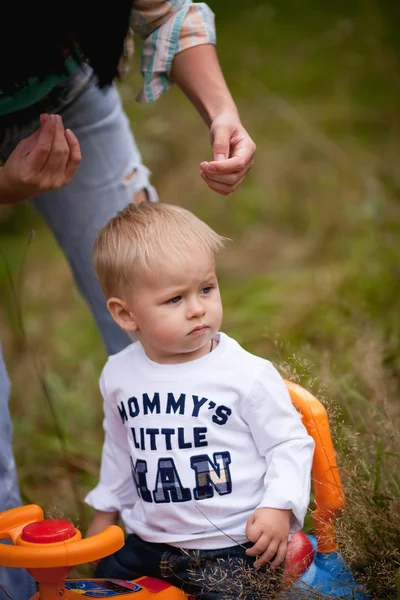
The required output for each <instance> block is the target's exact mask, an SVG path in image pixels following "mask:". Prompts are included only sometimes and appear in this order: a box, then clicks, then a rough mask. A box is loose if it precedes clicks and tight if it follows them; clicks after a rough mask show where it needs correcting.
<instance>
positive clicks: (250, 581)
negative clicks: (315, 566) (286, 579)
mask: <svg viewBox="0 0 400 600" xmlns="http://www.w3.org/2000/svg"><path fill="white" fill-rule="evenodd" d="M252 545H253V544H252V543H248V544H244V545H240V546H239V545H236V546H231V547H229V548H221V549H219V550H181V549H180V548H175V547H174V546H169V545H168V544H152V543H150V542H145V541H144V540H142V539H141V538H140V537H138V536H137V535H134V534H130V535H128V536H127V538H126V541H125V545H124V546H123V547H122V548H121V549H120V550H118V551H117V552H115V553H114V554H111V555H110V556H107V557H106V558H103V560H101V561H100V563H99V564H98V566H97V567H96V571H95V577H102V578H110V579H128V580H129V579H136V578H137V577H140V576H141V575H147V576H148V577H157V578H158V579H164V580H166V581H168V582H169V583H171V584H172V585H175V586H176V587H178V588H181V589H183V590H184V591H185V592H186V593H187V594H191V595H192V596H193V597H194V598H196V600H197V599H198V600H228V599H229V598H231V599H232V600H233V599H234V600H237V599H238V598H242V599H243V600H260V598H269V597H271V596H272V594H273V593H276V592H277V591H278V589H279V588H280V586H281V569H277V571H276V572H275V573H274V574H272V573H271V572H270V571H268V570H267V569H266V568H265V567H262V568H260V569H259V570H257V571H256V570H255V569H254V567H253V563H254V561H255V557H250V556H247V555H246V553H245V550H246V548H249V547H250V546H252ZM270 594H271V595H270ZM273 597H275V596H273Z"/></svg>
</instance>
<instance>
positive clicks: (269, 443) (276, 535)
mask: <svg viewBox="0 0 400 600" xmlns="http://www.w3.org/2000/svg"><path fill="white" fill-rule="evenodd" d="M243 409H244V411H245V412H243V418H244V419H245V420H246V422H247V423H248V426H249V429H250V431H251V434H252V436H253V439H254V442H255V444H256V447H257V449H258V451H259V453H260V455H261V456H264V457H265V462H266V473H265V477H264V485H265V492H264V495H263V497H262V499H261V501H260V503H259V504H258V506H257V507H256V510H255V512H254V513H253V514H252V515H251V516H250V517H249V519H248V522H247V528H246V535H247V537H248V539H249V540H250V541H251V542H254V543H255V545H254V546H252V548H249V549H248V550H247V554H248V555H250V556H259V558H258V559H257V561H256V563H255V566H256V567H257V566H260V565H262V564H265V563H267V562H268V561H269V560H271V559H272V558H273V556H275V559H274V560H273V562H272V565H271V566H273V568H275V567H277V566H278V565H279V564H281V563H282V562H283V560H284V558H285V555H286V550H287V543H288V536H289V533H295V532H296V531H299V530H300V529H301V528H302V526H303V522H304V517H305V514H306V512H307V508H308V504H309V501H310V485H311V467H312V459H313V454H314V440H313V439H312V437H311V436H309V435H308V433H307V430H306V429H305V427H304V425H303V424H302V421H301V417H300V415H299V413H298V412H297V410H296V409H295V408H294V406H293V404H292V401H291V399H290V396H289V393H288V390H287V388H286V386H285V383H284V381H283V379H282V377H281V376H280V375H279V373H278V371H277V370H276V369H275V368H274V367H273V366H272V364H271V363H269V362H267V363H266V365H265V367H264V368H263V369H262V371H261V372H260V373H259V376H258V377H257V379H256V381H255V383H254V385H253V388H252V390H251V393H250V394H249V396H248V397H247V398H246V402H245V403H244V405H243Z"/></svg>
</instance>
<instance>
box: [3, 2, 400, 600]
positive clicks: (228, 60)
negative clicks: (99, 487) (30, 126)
mask: <svg viewBox="0 0 400 600" xmlns="http://www.w3.org/2000/svg"><path fill="white" fill-rule="evenodd" d="M209 5H210V6H211V8H212V9H213V10H214V12H215V13H216V22H217V32H218V52H219V57H220V61H221V64H222V67H223V70H224V73H225V76H226V79H227V81H228V84H229V86H230V89H231V91H232V93H233V95H234V97H235V99H236V101H237V104H238V106H239V109H240V112H241V116H242V120H243V122H244V124H245V126H246V127H247V128H248V130H249V132H250V134H251V135H252V137H253V139H254V140H255V142H256V143H257V147H258V150H257V156H256V164H255V166H254V168H253V170H252V171H251V173H250V175H249V177H248V178H247V180H246V181H245V183H244V184H243V185H242V187H241V188H240V189H239V190H238V191H237V192H236V193H235V194H233V195H232V196H228V197H222V196H217V195H215V194H214V193H212V192H211V191H209V190H208V188H207V187H206V186H205V184H204V182H203V181H202V179H201V178H200V176H199V163H200V162H201V161H202V160H209V159H210V158H211V152H210V145H209V139H208V132H207V129H206V127H205V126H204V124H203V123H202V121H201V120H200V117H199V116H198V115H197V113H196V112H195V110H194V108H193V107H192V106H191V105H190V104H189V102H188V101H187V100H186V99H185V97H184V96H183V94H182V93H181V92H180V91H179V90H178V89H173V90H171V91H170V92H168V94H167V95H166V96H164V97H163V98H162V99H161V100H159V101H157V102H156V103H155V104H154V105H150V106H149V105H148V106H140V105H138V104H137V103H136V102H135V96H136V93H137V92H138V90H139V88H140V84H141V81H140V74H139V72H138V56H136V58H135V60H134V65H133V66H132V69H131V72H130V74H129V76H128V77H126V78H125V80H124V82H123V83H122V84H121V85H120V86H119V87H120V90H121V95H122V98H123V102H124V105H125V107H126V110H127V112H128V115H129V118H130V120H131V125H132V129H133V131H134V132H135V135H136V139H137V142H138V144H139V146H140V148H141V151H142V154H143V159H144V162H145V164H147V165H148V166H149V168H150V169H151V171H152V173H153V183H154V184H155V185H156V187H157V188H158V192H159V195H160V199H161V200H162V201H164V202H170V203H174V204H180V205H182V206H185V207H187V208H189V209H190V210H193V211H194V212H195V213H196V214H197V215H199V216H200V217H201V218H203V219H204V220H206V221H207V222H208V223H209V224H210V225H211V226H212V227H213V228H215V229H216V230H217V231H218V232H219V233H220V234H222V235H224V236H227V237H230V238H231V239H232V242H231V243H230V244H229V246H228V248H227V250H226V251H225V252H224V254H223V255H222V256H221V260H220V266H219V274H220V284H221V289H222V295H223V300H224V305H225V317H224V324H223V330H224V331H225V332H226V333H228V334H229V335H231V336H233V337H235V338H236V339H237V340H238V341H239V342H240V343H241V344H242V345H243V346H244V347H245V348H246V349H248V350H249V351H251V352H254V353H257V354H259V355H261V356H264V357H265V358H268V359H270V360H271V361H272V362H273V363H274V364H275V365H276V366H277V368H278V369H279V370H280V372H281V373H282V375H284V376H285V377H288V378H290V379H292V380H294V381H297V382H299V383H301V384H302V385H304V386H305V387H306V388H308V389H309V390H310V391H311V392H313V393H314V394H315V395H316V396H317V397H319V398H320V399H321V400H322V401H323V402H324V404H325V406H326V407H327V409H328V412H329V415H330V419H331V424H332V429H333V435H334V442H335V446H336V449H337V453H338V460H339V463H340V466H341V474H342V479H343V482H344V485H345V493H346V496H347V508H346V511H345V513H344V515H343V517H342V518H341V519H340V520H339V521H338V524H337V525H338V534H339V540H340V544H341V549H342V551H343V552H344V554H345V556H346V558H347V560H348V561H349V562H350V564H351V566H352V567H353V568H354V570H355V571H356V573H357V574H358V576H359V578H360V579H361V580H362V581H364V582H365V583H366V585H367V587H368V589H369V590H370V593H371V594H372V595H373V598H385V599H390V598H398V597H400V596H398V595H397V594H400V591H399V590H400V575H399V573H400V572H399V567H400V551H399V547H400V491H399V490H400V476H399V473H400V469H399V467H400V452H399V449H400V444H399V431H400V419H399V411H400V408H399V407H400V404H399V383H400V293H399V290H400V201H399V193H400V166H399V160H400V159H399V155H400V138H399V133H400V114H399V101H400V71H399V45H400V44H399V36H398V23H399V18H398V17H399V12H400V10H399V7H398V6H397V5H396V3H395V2H394V1H393V2H390V0H384V1H382V2H378V1H377V0H359V1H354V0H352V1H346V2H344V1H342V0H341V1H336V2H335V3H329V2H326V3H323V2H318V1H317V0H301V1H300V2H299V1H295V0H280V1H279V2H278V1H277V0H276V1H275V0H274V1H272V2H264V1H261V0H247V1H246V2H243V1H242V2H239V1H238V0H229V2H228V1H227V0H211V1H210V2H209ZM138 49H139V48H138ZM0 298H1V300H0V330H1V339H2V344H3V350H4V353H5V359H6V363H7V366H8V371H9V375H10V378H11V381H12V397H11V404H10V410H11V413H12V417H13V422H14V448H15V454H16V460H17V465H18V472H19V478H20V485H21V490H22V494H23V499H24V501H25V502H28V503H31V502H32V503H38V504H40V505H42V506H43V508H44V509H45V511H46V512H47V514H51V515H52V516H54V515H57V514H63V515H64V516H65V517H66V518H69V519H71V520H72V521H73V522H74V524H75V525H78V526H80V527H81V528H82V529H83V530H84V529H85V527H86V525H87V523H88V519H89V518H90V511H89V510H88V507H85V505H84V504H83V502H82V499H83V497H84V496H85V494H86V492H87V491H88V490H89V489H90V488H91V487H92V486H94V484H95V483H96V480H97V474H98V467H99V461H100V451H101V444H102V438H103V432H102V402H101V398H100V394H99V390H98V377H99V373H100V370H101V368H102V366H103V364H104V362H105V358H106V356H105V351H104V348H103V345H102V342H101V340H100V337H99V335H98V333H97V331H96V328H95V326H94V323H93V321H92V318H91V315H90V313H89V311H88V309H87V307H86V305H85V304H84V302H83V301H82V299H81V298H80V296H79V294H78V292H77V291H76V289H75V287H74V285H73V280H72V277H71V273H70V271H69V268H68V266H67V264H66V263H65V260H64V258H63V257H62V255H61V253H60V251H59V249H58V247H57V245H56V243H55V242H54V240H53V238H52V236H51V234H50V233H49V231H48V230H47V228H46V226H45V225H44V224H43V223H42V222H41V221H40V220H39V218H38V217H37V215H36V213H35V212H34V210H33V209H32V207H30V206H29V205H23V206H18V207H15V208H7V207H1V210H0ZM311 509H312V506H311ZM311 527H312V525H311V519H309V520H308V522H307V528H308V529H309V530H310V528H311Z"/></svg>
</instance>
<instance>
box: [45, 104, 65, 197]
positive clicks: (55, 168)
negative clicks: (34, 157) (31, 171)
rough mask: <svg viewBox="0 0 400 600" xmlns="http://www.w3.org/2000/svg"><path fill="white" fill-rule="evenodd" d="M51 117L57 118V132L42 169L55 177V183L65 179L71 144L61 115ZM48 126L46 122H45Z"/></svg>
mask: <svg viewBox="0 0 400 600" xmlns="http://www.w3.org/2000/svg"><path fill="white" fill-rule="evenodd" d="M50 119H55V122H56V125H55V132H54V136H53V142H52V145H51V150H50V153H49V155H48V158H47V161H46V162H45V164H44V166H43V168H42V171H45V172H46V173H47V174H48V175H49V176H50V177H52V178H53V180H54V182H55V185H57V184H58V182H61V181H63V179H64V173H65V168H66V166H67V162H68V158H69V146H68V143H67V140H66V139H65V135H64V125H63V122H62V118H61V117H60V115H51V116H50ZM44 127H46V123H45V124H44Z"/></svg>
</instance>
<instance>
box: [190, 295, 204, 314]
mask: <svg viewBox="0 0 400 600" xmlns="http://www.w3.org/2000/svg"><path fill="white" fill-rule="evenodd" d="M204 313H205V310H204V306H203V304H202V302H200V300H199V299H198V298H196V299H193V300H191V302H190V303H189V305H188V310H187V315H188V318H189V319H193V317H202V316H203V315H204Z"/></svg>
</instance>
